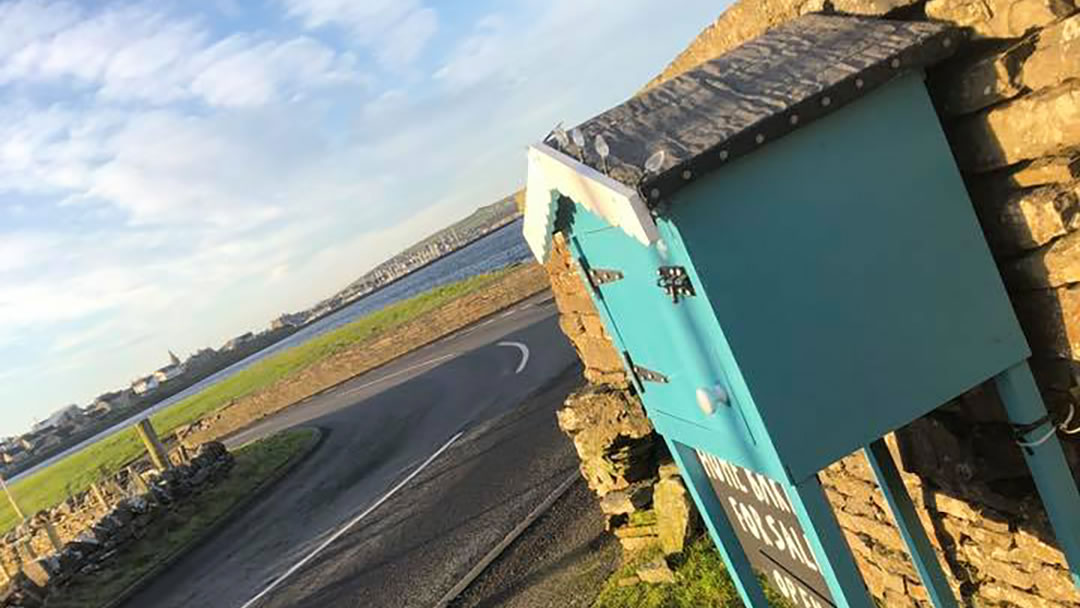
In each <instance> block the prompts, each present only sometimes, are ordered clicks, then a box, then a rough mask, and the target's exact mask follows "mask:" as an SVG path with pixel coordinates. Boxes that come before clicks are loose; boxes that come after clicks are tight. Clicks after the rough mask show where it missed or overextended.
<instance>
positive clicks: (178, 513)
mask: <svg viewBox="0 0 1080 608" xmlns="http://www.w3.org/2000/svg"><path fill="white" fill-rule="evenodd" d="M318 439H319V434H318V432H317V431H314V430H311V429H297V430H291V431H285V432H283V433H279V434H277V435H274V436H273V437H268V438H266V439H263V440H260V441H256V442H254V443H250V444H248V445H245V446H243V447H241V448H239V449H237V450H236V451H235V452H234V455H235V456H236V466H235V467H234V468H233V469H232V471H230V472H229V476H228V477H226V478H225V479H222V480H221V481H220V482H218V483H217V484H216V485H214V486H212V487H210V488H208V489H206V490H203V491H202V493H200V494H199V495H197V496H195V497H194V498H192V499H191V500H188V501H185V502H184V503H183V504H181V505H180V506H178V507H177V508H174V509H169V510H168V511H166V512H165V513H164V515H163V516H162V517H161V518H160V519H158V520H156V521H154V522H153V523H152V524H150V526H148V527H147V528H146V530H145V531H144V533H145V536H143V537H141V538H140V539H139V540H137V541H135V542H133V543H132V544H130V545H128V546H126V547H124V549H123V550H122V551H121V552H120V553H119V554H118V555H117V556H116V557H115V558H113V560H112V561H110V562H108V563H107V564H108V565H107V566H106V567H105V568H104V569H102V570H101V571H98V572H94V573H93V574H80V575H77V576H76V577H75V578H74V579H73V580H72V581H71V583H70V584H69V585H68V586H67V587H66V588H65V589H64V592H63V594H61V595H56V596H54V597H50V598H49V606H50V607H52V608H75V607H78V608H100V607H103V606H112V605H116V602H117V600H118V599H123V597H124V596H125V595H127V594H128V593H127V592H129V591H130V590H131V589H132V588H133V585H138V584H139V583H140V581H146V580H148V579H147V577H151V576H153V575H154V573H156V572H160V571H161V570H162V568H165V567H167V566H168V565H169V564H170V563H171V562H172V561H173V560H175V559H176V558H177V557H179V556H180V555H182V554H184V553H185V552H187V551H188V550H189V549H190V548H191V547H193V546H194V545H195V544H196V543H198V542H199V541H201V540H202V539H204V538H205V537H206V536H207V535H208V534H211V533H212V532H213V531H214V530H215V529H216V527H217V526H218V525H219V524H220V523H221V522H222V521H224V520H225V518H227V517H228V516H229V515H231V514H232V513H234V512H235V510H236V509H238V508H241V507H242V506H243V505H244V504H246V502H247V501H249V500H250V499H251V498H253V497H254V496H256V495H257V493H258V491H259V490H260V489H262V488H264V487H265V484H268V483H272V482H273V481H274V480H276V479H278V478H280V476H281V474H282V473H283V472H285V471H286V470H288V467H289V466H290V465H292V464H294V463H295V462H297V459H299V458H301V457H303V456H304V455H306V454H307V453H309V452H310V451H311V450H312V449H313V448H314V447H315V445H316V444H317V442H318Z"/></svg>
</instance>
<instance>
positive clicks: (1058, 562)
mask: <svg viewBox="0 0 1080 608" xmlns="http://www.w3.org/2000/svg"><path fill="white" fill-rule="evenodd" d="M1014 538H1015V539H1016V548H1017V551H1018V552H1019V553H1020V555H1021V556H1024V557H1025V558H1026V559H1027V560H1028V561H1029V562H1030V561H1031V560H1032V559H1035V560H1038V561H1040V562H1042V563H1045V564H1053V565H1055V566H1060V567H1062V568H1064V567H1066V564H1065V555H1064V554H1063V553H1062V552H1061V551H1060V550H1059V549H1058V548H1057V547H1053V546H1051V545H1049V544H1047V543H1045V542H1043V541H1042V540H1041V539H1040V538H1039V537H1038V536H1035V535H1034V534H1032V533H1030V532H1028V531H1026V530H1018V531H1017V532H1016V536H1015V537H1014Z"/></svg>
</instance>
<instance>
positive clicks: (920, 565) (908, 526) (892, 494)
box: [865, 439, 956, 608]
mask: <svg viewBox="0 0 1080 608" xmlns="http://www.w3.org/2000/svg"><path fill="white" fill-rule="evenodd" d="M865 452H866V459H867V460H869V461H870V466H871V467H873V469H874V476H875V477H877V481H878V486H879V487H880V488H881V492H882V494H884V495H885V500H886V501H887V502H888V503H889V509H890V510H891V511H892V515H893V520H894V521H896V527H897V528H899V529H900V536H902V537H903V538H904V544H906V545H907V548H908V553H909V554H910V555H911V561H912V563H914V564H915V569H916V570H918V572H919V578H920V579H921V580H922V583H923V586H925V587H926V592H927V594H928V595H929V596H930V601H931V603H933V605H934V606H935V607H936V608H956V597H955V596H954V595H953V592H952V588H951V587H949V580H948V579H947V578H945V571H944V570H942V568H941V562H939V561H938V558H937V553H936V552H935V551H934V546H933V545H932V544H931V543H930V538H929V537H928V536H927V535H926V529H925V528H923V525H922V521H921V520H920V519H919V515H918V513H916V512H915V505H914V504H913V503H912V502H911V496H910V495H909V494H908V491H907V488H906V487H905V486H904V480H903V479H902V478H901V477H900V471H899V470H897V468H896V462H895V461H894V460H893V457H892V454H891V453H890V452H889V446H888V445H886V444H885V440H884V439H877V440H875V441H874V442H873V443H871V444H870V445H868V446H866V449H865Z"/></svg>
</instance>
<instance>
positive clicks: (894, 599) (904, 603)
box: [883, 589, 918, 608]
mask: <svg viewBox="0 0 1080 608" xmlns="http://www.w3.org/2000/svg"><path fill="white" fill-rule="evenodd" d="M883 599H884V600H885V605H886V606H888V607H889V608H894V607H895V608H914V607H915V606H918V604H916V603H915V600H914V599H912V597H911V596H910V595H908V593H907V591H900V592H896V591H893V590H891V589H886V590H885V594H884V595H883Z"/></svg>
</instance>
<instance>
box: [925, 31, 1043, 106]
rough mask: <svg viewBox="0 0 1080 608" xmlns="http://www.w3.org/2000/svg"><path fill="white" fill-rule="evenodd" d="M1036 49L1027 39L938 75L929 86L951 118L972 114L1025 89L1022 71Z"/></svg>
mask: <svg viewBox="0 0 1080 608" xmlns="http://www.w3.org/2000/svg"><path fill="white" fill-rule="evenodd" d="M1034 46H1035V41H1034V40H1030V39H1029V40H1025V41H1023V42H1021V43H1019V44H1017V45H1015V46H1013V47H1012V48H1010V49H1008V50H1006V51H1005V52H1001V53H993V54H991V55H989V56H987V57H979V58H977V59H975V60H974V61H969V62H967V63H965V64H963V65H961V66H959V67H956V68H953V69H950V70H944V71H941V72H939V73H937V74H935V76H934V78H933V79H932V80H931V84H930V86H931V88H932V89H933V90H934V91H935V92H936V93H937V95H938V97H939V98H940V99H941V106H942V110H943V111H944V112H945V113H946V114H948V115H951V116H959V115H962V114H970V113H972V112H975V111H978V110H981V109H983V108H985V107H987V106H990V105H993V104H995V103H999V102H1001V101H1005V100H1007V99H1012V98H1013V97H1016V96H1017V95H1019V94H1020V93H1021V92H1023V90H1024V87H1023V86H1022V85H1021V84H1020V72H1021V69H1022V68H1023V65H1024V60H1025V59H1026V58H1027V56H1028V55H1029V54H1030V52H1031V49H1032V48H1034Z"/></svg>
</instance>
